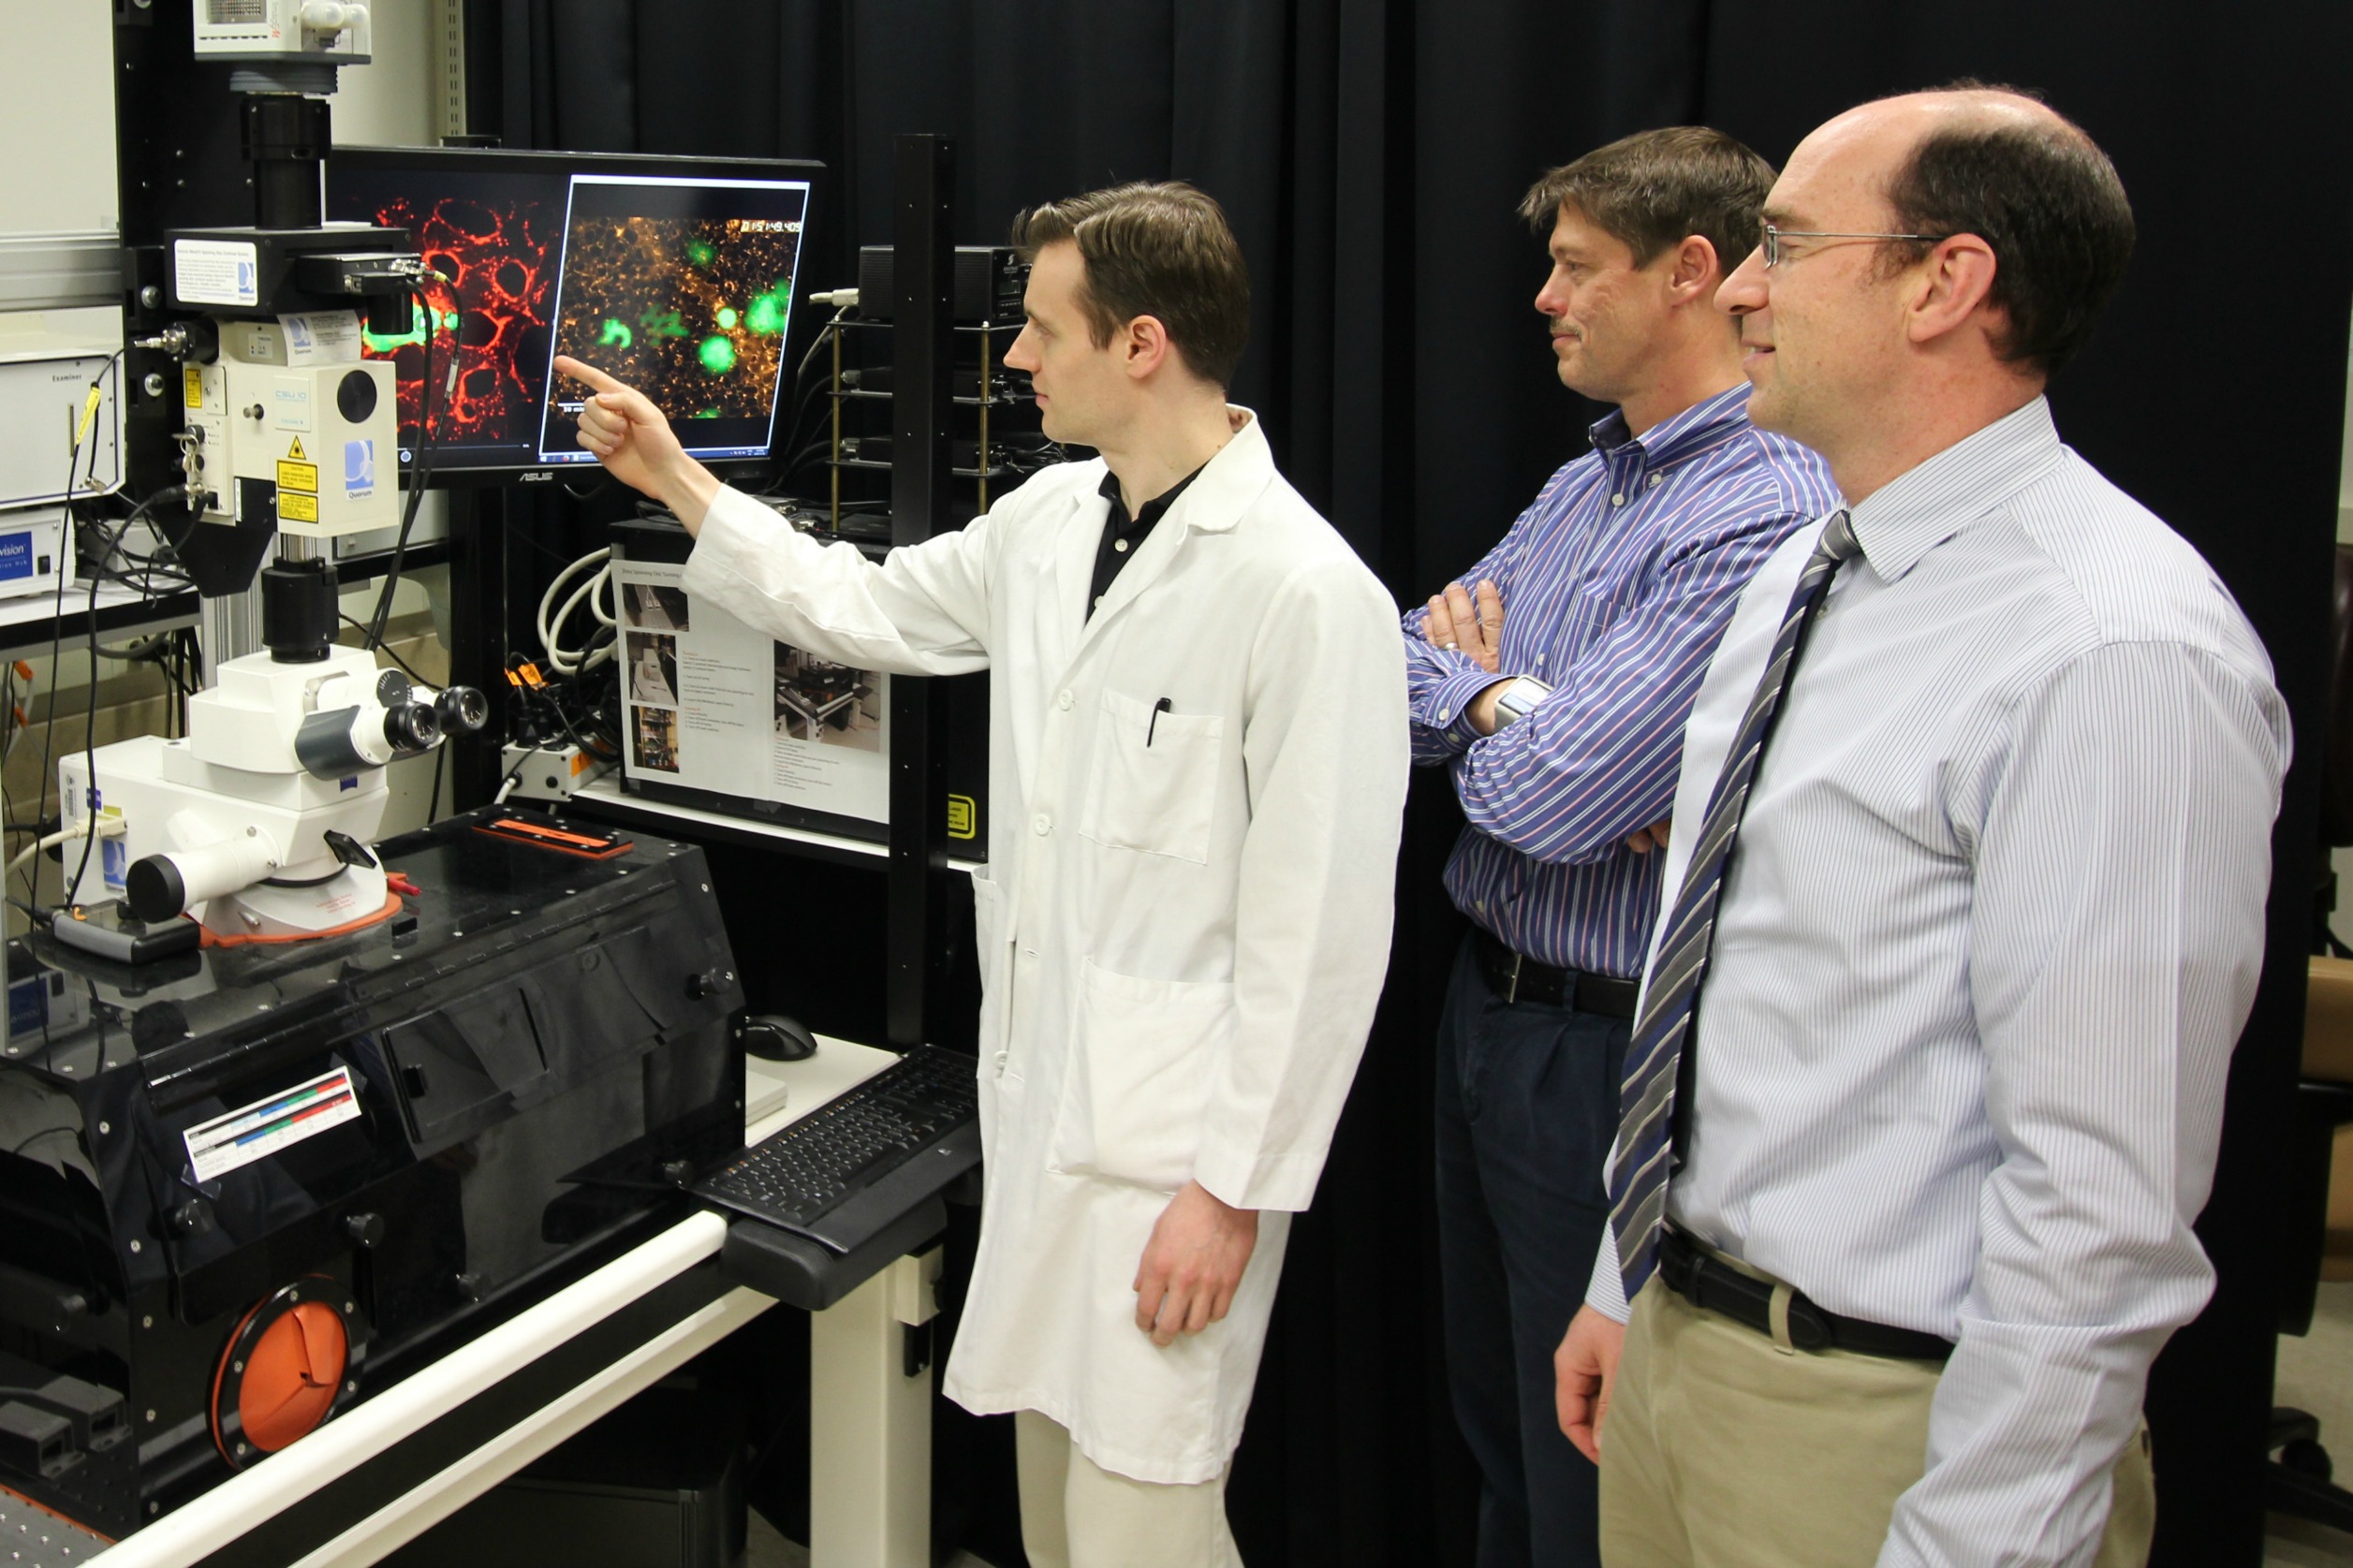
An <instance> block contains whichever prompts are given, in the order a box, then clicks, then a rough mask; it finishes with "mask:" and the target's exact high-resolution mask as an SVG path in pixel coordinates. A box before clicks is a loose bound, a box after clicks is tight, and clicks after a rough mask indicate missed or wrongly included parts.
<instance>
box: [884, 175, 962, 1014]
mask: <svg viewBox="0 0 2353 1568" xmlns="http://www.w3.org/2000/svg"><path fill="white" fill-rule="evenodd" d="M896 159H897V161H896V175H897V179H896V189H897V198H898V213H897V223H896V225H895V227H894V229H893V234H892V248H893V251H894V253H895V254H894V255H893V256H892V264H891V277H892V284H891V287H892V292H893V295H894V298H893V300H892V301H891V316H892V320H893V322H894V323H895V324H896V330H894V331H893V332H892V333H891V340H892V390H893V396H892V397H891V400H890V409H891V434H890V543H891V546H892V548H893V549H899V550H904V549H905V548H906V547H908V546H910V545H917V544H920V543H922V542H923V541H924V540H925V539H928V538H930V537H931V536H932V535H934V533H936V532H937V531H938V530H940V529H941V528H943V527H945V526H946V525H947V520H948V515H949V510H948V508H949V498H948V491H949V456H948V453H949V447H948V426H949V414H950V409H951V405H950V403H949V386H948V371H949V359H950V358H951V344H952V339H951V337H950V335H949V334H950V329H951V326H952V322H953V312H952V310H951V308H950V304H949V292H948V291H949V278H950V272H949V257H950V255H951V252H950V250H949V235H950V232H951V224H950V216H951V212H950V209H951V206H952V204H953V201H954V193H955V188H956V161H955V148H954V145H953V144H952V143H951V142H949V140H947V139H945V138H942V137H936V136H903V137H901V138H899V139H898V146H897V150H896ZM930 685H931V683H930V682H929V681H923V680H919V679H915V678H910V677H908V676H904V675H899V676H893V677H892V678H891V681H890V882H889V886H888V889H887V895H886V896H887V900H888V905H889V916H888V922H889V931H888V933H887V935H886V938H885V942H884V952H885V957H886V959H887V960H888V961H887V963H886V964H885V981H886V984H887V985H888V986H889V988H890V991H889V995H888V996H887V997H886V998H885V1001H884V1020H885V1032H886V1033H888V1034H889V1035H890V1043H891V1044H893V1045H898V1046H915V1045H920V1044H922V1043H923V1039H924V1033H925V1028H924V1026H925V1018H924V1000H925V991H926V989H927V988H926V985H925V981H926V978H927V976H928V975H929V973H930V966H929V957H930V953H931V950H932V947H933V942H932V940H931V935H932V932H931V928H932V920H931V902H932V900H931V880H932V864H933V860H934V852H935V847H936V846H935V841H936V839H937V837H938V828H939V824H938V823H937V822H936V821H935V820H934V818H935V814H936V813H934V810H933V797H934V788H933V779H932V772H933V769H932V749H933V748H932V711H931V710H932V702H931V690H930Z"/></svg>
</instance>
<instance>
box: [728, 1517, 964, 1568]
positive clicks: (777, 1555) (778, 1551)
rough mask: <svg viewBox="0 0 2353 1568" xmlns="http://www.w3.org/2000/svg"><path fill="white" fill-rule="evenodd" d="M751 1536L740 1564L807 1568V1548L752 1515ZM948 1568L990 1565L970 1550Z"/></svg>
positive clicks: (745, 1566)
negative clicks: (786, 1537) (789, 1539)
mask: <svg viewBox="0 0 2353 1568" xmlns="http://www.w3.org/2000/svg"><path fill="white" fill-rule="evenodd" d="M750 1535H751V1538H750V1540H749V1541H748V1543H747V1544H746V1545H745V1546H744V1551H743V1568H809V1548H808V1547H806V1546H802V1545H801V1543H800V1542H798V1541H787V1539H785V1537H783V1536H782V1535H779V1534H778V1533H776V1528H775V1526H773V1525H772V1524H770V1523H769V1522H768V1521H767V1520H766V1519H763V1518H761V1517H759V1514H758V1513H757V1511H755V1512H754V1513H753V1515H752V1528H751V1532H750ZM948 1568H989V1565H988V1564H987V1563H985V1562H983V1561H980V1560H979V1559H978V1558H977V1557H975V1556H973V1555H972V1554H971V1553H970V1552H958V1553H957V1554H956V1556H955V1558H954V1560H953V1561H950V1562H949V1564H948Z"/></svg>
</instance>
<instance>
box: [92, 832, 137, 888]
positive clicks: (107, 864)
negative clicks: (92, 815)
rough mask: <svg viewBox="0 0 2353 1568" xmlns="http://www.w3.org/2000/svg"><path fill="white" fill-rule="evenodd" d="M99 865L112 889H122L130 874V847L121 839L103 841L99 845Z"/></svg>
mask: <svg viewBox="0 0 2353 1568" xmlns="http://www.w3.org/2000/svg"><path fill="white" fill-rule="evenodd" d="M98 857H99V858H98V864H99V866H100V867H101V868H102V874H103V875H104V876H105V877H106V885H107V886H108V887H122V886H123V879H124V878H125V877H126V876H128V875H129V874H130V869H131V854H130V846H129V845H128V844H126V843H124V842H123V841H122V840H121V839H102V840H100V841H99V844H98Z"/></svg>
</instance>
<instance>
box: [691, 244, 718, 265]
mask: <svg viewBox="0 0 2353 1568" xmlns="http://www.w3.org/2000/svg"><path fill="white" fill-rule="evenodd" d="M718 256H719V252H718V249H717V248H716V247H715V246H713V244H712V243H711V242H710V241H708V240H689V241H687V242H686V259H687V260H689V261H691V262H693V263H694V264H695V265H696V266H698V267H708V266H710V265H711V264H712V262H713V261H715V260H717V259H718Z"/></svg>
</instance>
